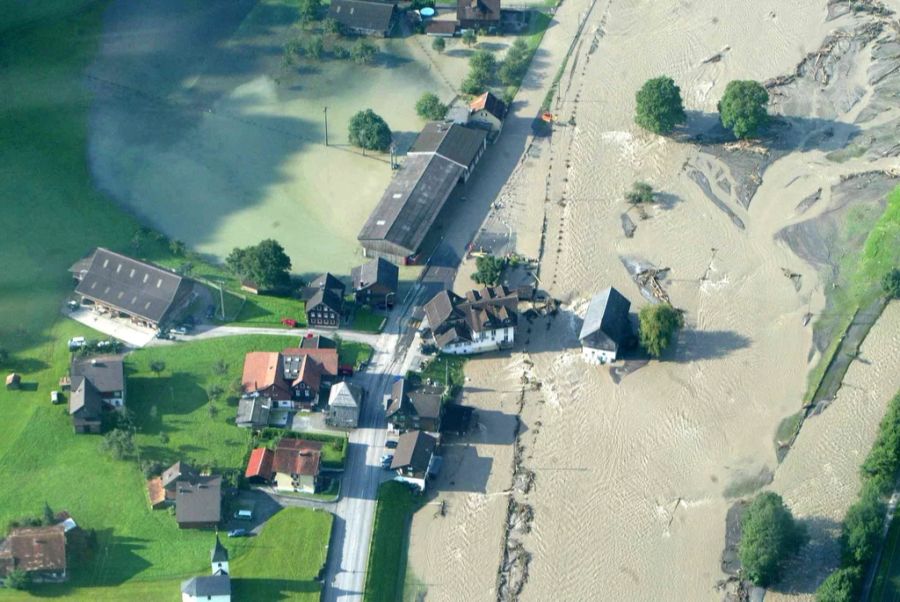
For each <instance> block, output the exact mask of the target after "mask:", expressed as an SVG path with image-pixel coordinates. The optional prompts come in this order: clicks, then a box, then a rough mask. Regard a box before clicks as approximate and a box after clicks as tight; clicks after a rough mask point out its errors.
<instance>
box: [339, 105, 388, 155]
mask: <svg viewBox="0 0 900 602" xmlns="http://www.w3.org/2000/svg"><path fill="white" fill-rule="evenodd" d="M349 130H350V143H351V144H353V145H354V146H358V147H360V148H364V149H366V150H377V151H382V152H383V151H386V150H387V149H388V147H390V145H391V128H390V127H388V124H387V123H385V121H384V119H382V118H381V117H380V116H379V115H377V114H376V113H375V111H373V110H372V109H366V110H365V111H360V112H358V113H357V114H356V115H354V116H353V117H352V118H351V119H350V125H349Z"/></svg>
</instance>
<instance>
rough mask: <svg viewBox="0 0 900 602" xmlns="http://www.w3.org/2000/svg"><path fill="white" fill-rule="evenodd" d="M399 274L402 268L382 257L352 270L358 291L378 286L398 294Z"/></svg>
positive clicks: (351, 273) (354, 285)
mask: <svg viewBox="0 0 900 602" xmlns="http://www.w3.org/2000/svg"><path fill="white" fill-rule="evenodd" d="M399 274H400V268H398V267H397V266H396V265H394V264H393V263H391V262H390V261H388V260H387V259H384V258H382V257H377V258H375V259H373V260H372V261H369V262H366V263H364V264H362V265H360V266H356V267H355V268H353V269H352V270H350V277H351V278H352V279H353V289H354V290H357V291H359V290H363V289H367V288H372V287H375V286H378V287H381V288H384V289H387V290H389V291H391V292H394V293H396V292H397V282H398V277H399Z"/></svg>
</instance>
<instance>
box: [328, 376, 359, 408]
mask: <svg viewBox="0 0 900 602" xmlns="http://www.w3.org/2000/svg"><path fill="white" fill-rule="evenodd" d="M360 399H362V389H360V388H359V387H357V386H356V385H354V384H351V383H348V382H345V381H341V382H339V383H338V384H336V385H334V386H333V387H331V393H330V394H329V396H328V405H329V406H341V407H345V408H358V407H359V402H360Z"/></svg>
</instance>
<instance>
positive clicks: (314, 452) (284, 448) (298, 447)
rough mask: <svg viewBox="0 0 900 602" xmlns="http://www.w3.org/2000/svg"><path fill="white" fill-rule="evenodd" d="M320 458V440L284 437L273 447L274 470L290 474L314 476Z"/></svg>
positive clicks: (317, 471)
mask: <svg viewBox="0 0 900 602" xmlns="http://www.w3.org/2000/svg"><path fill="white" fill-rule="evenodd" d="M321 459H322V442H321V441H307V440H306V439H290V438H287V437H286V438H284V439H282V440H281V441H279V442H278V447H276V448H275V458H274V461H273V463H272V464H273V468H274V471H275V472H278V473H282V474H291V475H302V476H316V475H317V474H319V464H320V463H321Z"/></svg>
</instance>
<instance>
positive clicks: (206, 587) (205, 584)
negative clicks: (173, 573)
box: [181, 575, 231, 599]
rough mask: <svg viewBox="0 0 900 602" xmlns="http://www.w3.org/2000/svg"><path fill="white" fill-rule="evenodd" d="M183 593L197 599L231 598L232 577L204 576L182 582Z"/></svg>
mask: <svg viewBox="0 0 900 602" xmlns="http://www.w3.org/2000/svg"><path fill="white" fill-rule="evenodd" d="M181 593H183V594H187V595H188V596H193V597H195V598H201V599H202V598H205V597H207V596H230V595H231V577H229V576H228V575H204V576H202V577H191V578H190V579H188V580H186V581H182V582H181Z"/></svg>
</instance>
